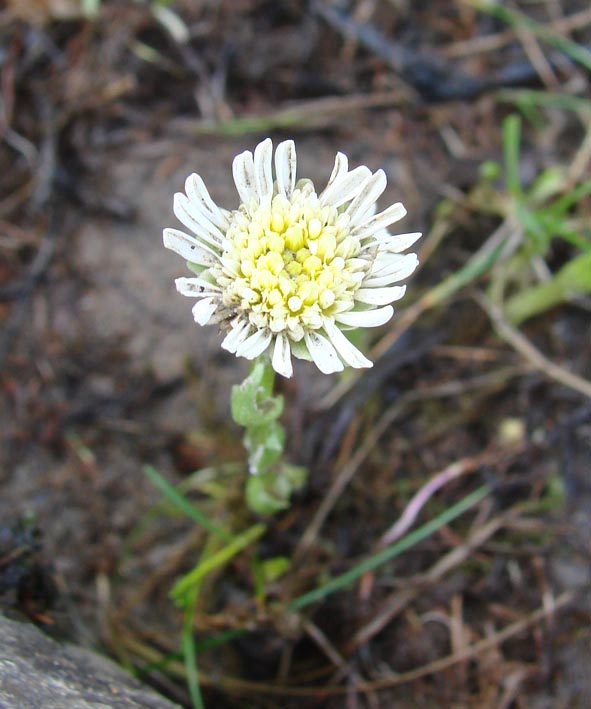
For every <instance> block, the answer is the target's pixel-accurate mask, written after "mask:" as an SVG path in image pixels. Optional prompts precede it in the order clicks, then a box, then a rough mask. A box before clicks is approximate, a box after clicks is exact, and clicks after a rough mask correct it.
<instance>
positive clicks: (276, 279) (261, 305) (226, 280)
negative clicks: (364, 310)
mask: <svg viewBox="0 0 591 709" xmlns="http://www.w3.org/2000/svg"><path fill="white" fill-rule="evenodd" d="M359 251H360V241H359V239H358V238H357V237H355V236H353V235H352V234H351V232H350V229H349V216H348V215H347V214H345V213H339V211H338V210H337V209H336V208H335V207H331V206H324V207H321V205H320V203H319V199H318V196H317V195H316V193H315V192H314V188H313V185H312V183H311V182H309V181H307V182H305V183H304V184H303V185H301V186H300V187H299V189H296V190H294V192H293V194H292V195H291V197H290V198H288V197H286V196H285V195H283V194H277V195H275V196H274V197H273V199H272V200H271V202H270V203H263V204H256V205H251V208H250V209H247V208H246V207H245V206H244V205H243V206H241V207H240V209H238V210H237V211H235V212H233V214H232V219H231V224H230V227H229V228H228V231H227V233H226V239H225V241H224V243H223V254H222V257H221V266H219V267H216V269H217V270H218V272H217V273H215V276H216V280H217V282H218V283H220V285H222V286H223V289H224V293H223V300H224V303H225V304H226V305H227V306H229V307H232V308H233V309H235V310H238V311H242V312H243V313H244V314H245V316H247V317H248V318H249V320H250V322H251V323H252V324H253V325H254V326H255V327H256V328H263V327H268V328H270V330H271V331H272V332H275V333H278V332H283V331H286V332H287V333H288V335H289V336H290V337H291V339H293V340H295V341H299V340H300V339H301V338H302V337H303V334H304V329H313V330H315V329H318V328H320V327H322V324H323V318H324V317H326V316H331V315H334V314H336V313H339V312H344V311H346V310H350V309H351V308H352V307H353V303H354V298H353V294H354V292H355V291H356V290H357V288H358V287H359V284H360V282H361V281H362V280H363V277H364V275H365V272H366V270H367V268H369V266H370V263H369V262H368V261H367V260H366V259H365V258H359V257H358V256H359ZM212 270H213V269H212Z"/></svg>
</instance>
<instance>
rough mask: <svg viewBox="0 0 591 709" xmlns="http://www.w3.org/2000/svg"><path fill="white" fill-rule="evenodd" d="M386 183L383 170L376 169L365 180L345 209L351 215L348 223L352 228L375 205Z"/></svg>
mask: <svg viewBox="0 0 591 709" xmlns="http://www.w3.org/2000/svg"><path fill="white" fill-rule="evenodd" d="M387 184H388V180H387V179H386V173H385V172H384V171H383V170H378V171H377V172H376V173H374V174H373V175H371V176H370V177H369V178H368V179H367V180H366V181H365V184H364V185H363V187H362V188H361V190H360V192H359V194H358V195H357V197H355V199H354V200H353V201H352V202H351V204H350V205H349V206H348V207H347V210H346V213H347V214H348V215H349V216H350V217H351V222H350V225H351V227H352V228H354V227H356V226H357V225H358V224H362V223H363V222H364V220H365V219H366V217H367V214H368V212H370V210H371V209H372V207H374V206H375V203H376V201H377V200H378V198H379V197H380V195H381V194H382V193H383V191H384V190H385V189H386V185H387Z"/></svg>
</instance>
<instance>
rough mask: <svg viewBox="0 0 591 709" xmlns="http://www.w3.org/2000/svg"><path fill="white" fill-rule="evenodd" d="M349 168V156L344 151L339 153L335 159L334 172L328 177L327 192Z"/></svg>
mask: <svg viewBox="0 0 591 709" xmlns="http://www.w3.org/2000/svg"><path fill="white" fill-rule="evenodd" d="M348 170H349V158H348V157H347V156H346V155H345V154H344V153H337V154H336V157H335V159H334V167H333V168H332V172H331V173H330V177H329V178H328V182H327V183H326V187H325V188H324V191H325V192H326V190H327V189H328V188H329V187H330V186H331V185H332V184H333V183H334V182H335V180H337V179H339V178H340V177H341V176H343V175H346V174H347V172H348Z"/></svg>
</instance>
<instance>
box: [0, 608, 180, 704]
mask: <svg viewBox="0 0 591 709" xmlns="http://www.w3.org/2000/svg"><path fill="white" fill-rule="evenodd" d="M40 707H43V709H99V708H100V709H134V708H135V707H138V708H140V707H141V709H175V708H176V709H179V707H178V705H177V704H172V703H171V702H169V701H168V700H167V699H164V697H161V696H160V695H158V694H156V692H154V691H153V690H151V689H149V688H148V687H146V686H144V685H142V684H141V683H140V682H138V681H137V680H136V679H135V678H133V677H132V676H131V675H129V674H128V673H127V672H125V671H124V670H122V669H121V668H120V667H118V666H117V665H116V664H115V663H114V662H111V661H110V660H109V659H107V658H106V657H103V656H102V655H99V654H97V653H95V652H92V651H91V650H87V649H85V648H82V647H77V646H75V645H70V644H64V645H62V644H60V643H58V642H56V641H55V640H52V639H51V638H49V637H47V636H46V635H44V634H43V633H42V632H41V631H40V630H38V629H37V628H36V627H35V626H34V625H31V624H30V623H20V622H17V621H14V620H10V619H9V618H6V617H4V616H3V615H2V614H0V709H40Z"/></svg>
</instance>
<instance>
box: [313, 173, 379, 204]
mask: <svg viewBox="0 0 591 709" xmlns="http://www.w3.org/2000/svg"><path fill="white" fill-rule="evenodd" d="M369 175H371V172H370V170H369V168H368V167H365V165H360V166H359V167H356V168H355V169H354V170H351V172H348V173H347V174H346V175H343V176H342V177H338V178H337V179H336V180H335V181H334V182H333V183H332V185H330V187H327V188H326V189H325V190H324V192H322V194H321V195H320V205H321V206H322V207H324V206H326V205H331V206H332V207H340V206H341V205H343V204H345V202H348V201H349V200H352V199H354V198H355V197H356V196H357V194H358V192H359V190H360V189H361V187H362V186H363V183H364V182H365V180H366V179H367V178H368V177H369Z"/></svg>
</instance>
